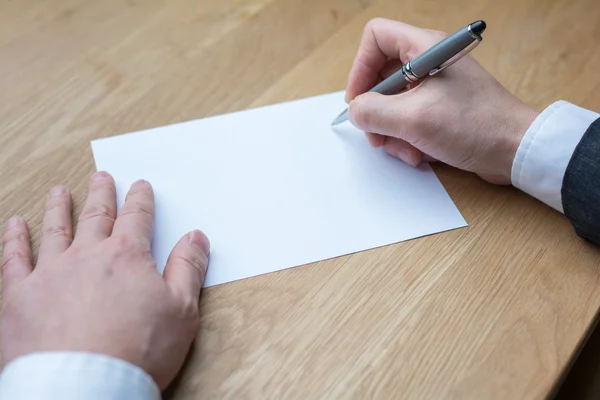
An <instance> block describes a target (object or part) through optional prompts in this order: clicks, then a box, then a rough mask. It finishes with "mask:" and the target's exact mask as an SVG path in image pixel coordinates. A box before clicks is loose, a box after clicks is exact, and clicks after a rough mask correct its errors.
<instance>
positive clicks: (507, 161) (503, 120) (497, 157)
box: [479, 102, 539, 185]
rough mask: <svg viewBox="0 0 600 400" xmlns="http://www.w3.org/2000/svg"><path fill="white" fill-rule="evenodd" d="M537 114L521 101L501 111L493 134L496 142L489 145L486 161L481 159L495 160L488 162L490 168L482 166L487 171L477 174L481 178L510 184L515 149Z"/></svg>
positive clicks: (498, 183)
mask: <svg viewBox="0 0 600 400" xmlns="http://www.w3.org/2000/svg"><path fill="white" fill-rule="evenodd" d="M538 115H539V113H538V112H537V111H536V110H534V109H533V108H531V107H529V106H527V105H525V104H523V103H521V102H518V103H517V104H515V105H513V106H512V107H509V108H508V109H506V111H505V112H503V113H502V116H501V117H500V118H498V123H499V126H498V130H497V132H498V134H496V135H494V137H495V138H496V142H495V143H492V145H491V146H490V150H491V154H488V155H487V157H486V158H487V161H486V160H485V159H484V160H483V162H484V163H486V164H488V163H489V161H491V160H494V161H495V162H493V163H492V164H491V165H489V164H488V165H489V167H491V168H484V170H487V171H488V172H487V173H483V174H479V175H480V176H481V177H482V178H483V179H485V180H486V181H488V182H491V183H494V184H497V185H511V184H512V179H511V175H512V166H513V162H514V160H515V156H516V154H517V150H518V149H519V146H520V145H521V142H522V140H523V137H524V136H525V133H526V132H527V130H528V129H529V127H530V126H531V124H532V123H533V121H535V119H536V118H537V116H538ZM488 157H489V158H488ZM484 165H485V164H484Z"/></svg>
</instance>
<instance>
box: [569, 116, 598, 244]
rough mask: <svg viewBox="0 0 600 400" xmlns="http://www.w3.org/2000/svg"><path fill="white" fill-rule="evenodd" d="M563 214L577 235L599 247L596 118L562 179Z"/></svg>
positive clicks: (576, 149) (578, 146)
mask: <svg viewBox="0 0 600 400" xmlns="http://www.w3.org/2000/svg"><path fill="white" fill-rule="evenodd" d="M561 196H562V204H563V209H564V211H565V215H566V216H567V218H569V220H570V221H571V223H572V224H573V227H574V228H575V231H576V232H577V234H578V235H579V236H581V237H582V238H585V239H587V240H590V241H592V242H594V243H596V244H600V119H597V120H596V121H594V122H593V123H592V124H591V125H590V127H589V128H588V130H587V131H586V132H585V134H584V135H583V137H582V138H581V141H580V142H579V144H578V145H577V147H576V148H575V152H574V153H573V156H572V157H571V160H570V161H569V164H568V166H567V170H566V171H565V176H564V178H563V183H562V189H561Z"/></svg>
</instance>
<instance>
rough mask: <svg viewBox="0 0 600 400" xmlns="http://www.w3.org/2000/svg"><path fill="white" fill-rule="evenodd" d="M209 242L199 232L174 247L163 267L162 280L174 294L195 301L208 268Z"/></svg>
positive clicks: (182, 239)
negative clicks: (163, 279)
mask: <svg viewBox="0 0 600 400" xmlns="http://www.w3.org/2000/svg"><path fill="white" fill-rule="evenodd" d="M209 253H210V242H209V241H208V238H207V237H206V235H205V234H204V233H202V232H200V231H193V232H190V233H188V234H187V235H185V236H184V237H183V238H181V240H180V241H179V242H178V243H177V244H176V245H175V247H174V248H173V251H172V252H171V254H170V255H169V259H168V260H167V265H166V267H165V273H164V278H165V281H166V282H167V284H169V286H170V287H171V288H172V289H173V290H174V291H176V292H178V293H181V294H182V295H184V296H185V298H188V299H197V298H198V297H199V296H200V290H201V288H202V284H203V283H204V277H205V276H206V270H207V268H208V256H209Z"/></svg>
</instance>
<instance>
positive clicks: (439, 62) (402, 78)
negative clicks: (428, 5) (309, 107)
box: [331, 21, 486, 126]
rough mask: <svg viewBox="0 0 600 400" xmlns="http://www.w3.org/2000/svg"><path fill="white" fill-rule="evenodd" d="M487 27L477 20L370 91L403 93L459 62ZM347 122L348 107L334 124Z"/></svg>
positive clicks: (411, 61) (472, 47) (408, 63)
mask: <svg viewBox="0 0 600 400" xmlns="http://www.w3.org/2000/svg"><path fill="white" fill-rule="evenodd" d="M485 28H486V24H485V22H483V21H476V22H473V23H472V24H470V25H467V26H465V27H464V28H462V29H460V30H458V31H456V32H455V33H453V34H452V35H450V36H448V37H447V38H445V39H443V40H442V41H440V42H439V43H437V44H436V45H434V46H433V47H432V48H430V49H429V50H427V51H426V52H424V53H423V54H421V55H420V56H417V57H416V58H415V59H413V60H410V61H409V62H407V63H406V64H404V65H403V66H402V68H401V69H400V70H399V71H398V72H396V73H394V74H393V75H392V76H390V77H389V78H387V79H385V80H384V81H382V82H381V83H379V84H377V85H376V86H375V87H374V88H373V89H371V90H369V92H377V93H381V94H385V95H391V94H396V93H399V92H400V91H402V89H404V88H405V87H406V85H408V84H409V83H413V82H417V81H419V80H420V79H423V78H425V77H426V76H431V75H435V74H437V73H438V72H440V71H442V70H443V69H445V68H447V67H449V66H450V65H452V64H454V63H455V62H456V61H458V60H460V59H461V58H462V57H463V56H464V55H466V54H468V53H469V52H471V50H473V49H474V48H475V47H477V45H478V44H479V42H481V41H482V40H483V38H482V37H481V34H482V33H483V31H484V30H485ZM347 119H348V109H347V108H346V109H345V110H344V111H343V112H342V113H341V114H340V115H339V116H338V117H337V118H336V119H335V120H334V121H333V122H332V123H331V125H332V126H334V125H338V124H341V123H342V122H344V121H346V120H347Z"/></svg>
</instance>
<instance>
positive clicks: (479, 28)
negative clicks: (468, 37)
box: [471, 21, 487, 36]
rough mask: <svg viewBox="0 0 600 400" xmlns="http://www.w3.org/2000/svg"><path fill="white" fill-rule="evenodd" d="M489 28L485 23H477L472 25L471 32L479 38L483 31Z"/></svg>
mask: <svg viewBox="0 0 600 400" xmlns="http://www.w3.org/2000/svg"><path fill="white" fill-rule="evenodd" d="M485 28H487V24H486V23H485V22H484V21H477V22H473V23H472V24H471V31H473V33H474V34H476V35H477V36H480V35H481V34H482V33H483V31H485Z"/></svg>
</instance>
